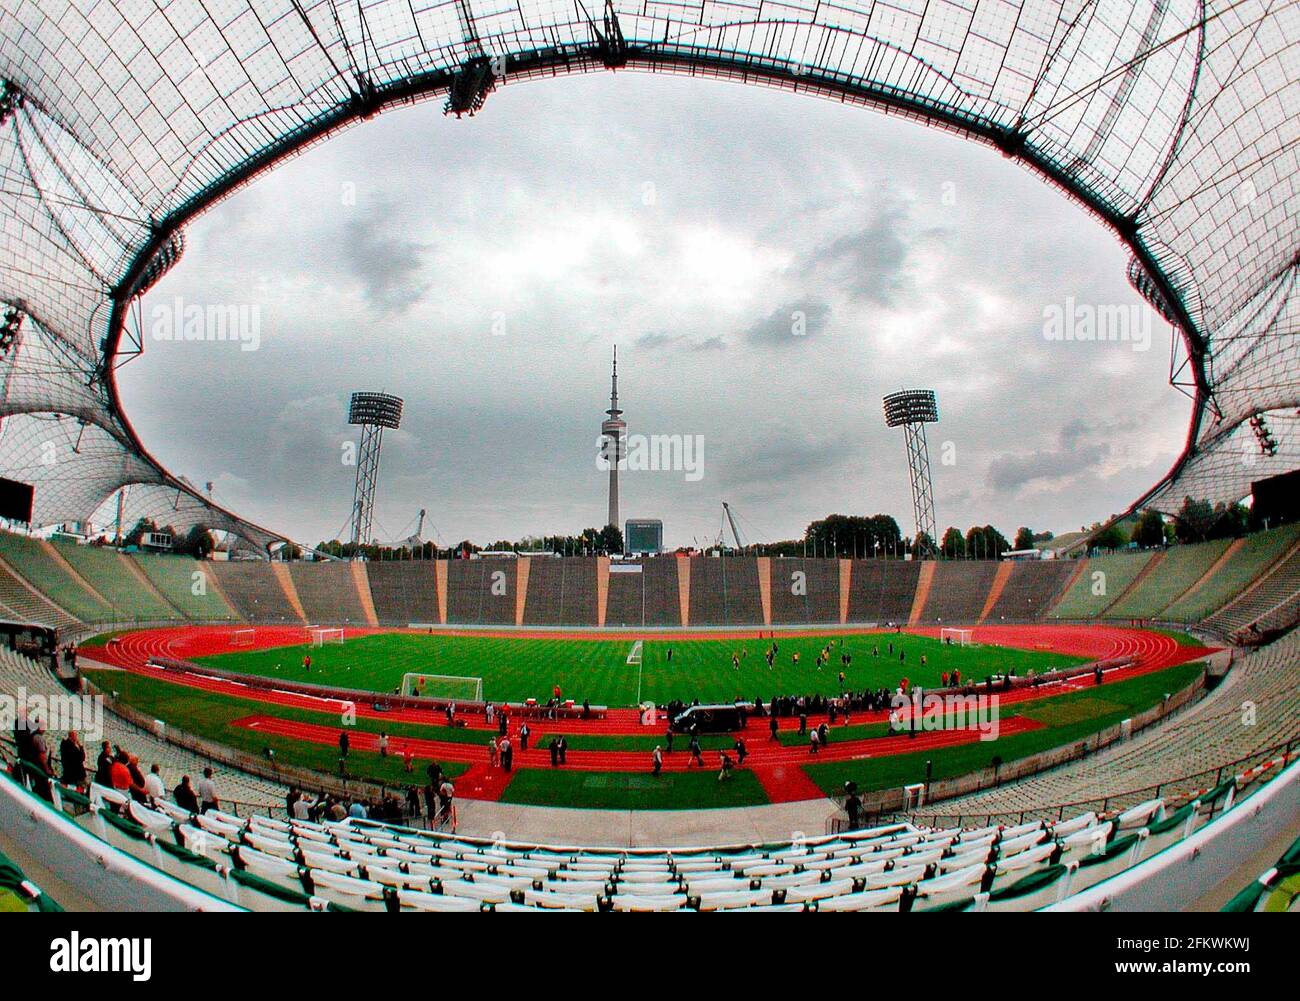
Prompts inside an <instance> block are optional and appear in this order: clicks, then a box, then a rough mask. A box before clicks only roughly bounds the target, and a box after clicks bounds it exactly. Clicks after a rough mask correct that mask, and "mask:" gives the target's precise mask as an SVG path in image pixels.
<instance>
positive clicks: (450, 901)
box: [397, 890, 483, 912]
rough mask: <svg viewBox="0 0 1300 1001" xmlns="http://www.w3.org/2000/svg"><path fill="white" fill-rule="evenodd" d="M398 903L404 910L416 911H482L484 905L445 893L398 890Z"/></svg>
mask: <svg viewBox="0 0 1300 1001" xmlns="http://www.w3.org/2000/svg"><path fill="white" fill-rule="evenodd" d="M397 902H398V904H399V905H401V906H402V907H404V908H408V909H411V910H416V911H455V912H460V911H481V910H482V909H483V905H482V904H481V903H480V902H479V901H477V900H470V899H469V898H468V897H451V896H448V895H446V894H444V893H421V892H420V891H419V890H398V891H397Z"/></svg>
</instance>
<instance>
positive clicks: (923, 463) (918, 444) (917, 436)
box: [885, 389, 939, 559]
mask: <svg viewBox="0 0 1300 1001" xmlns="http://www.w3.org/2000/svg"><path fill="white" fill-rule="evenodd" d="M938 420H939V404H938V402H937V401H936V400H935V398H934V390H932V389H902V390H899V391H898V392H897V393H890V394H889V395H888V396H886V397H885V423H886V424H887V425H889V427H891V428H896V427H898V426H900V425H901V426H902V428H903V435H904V437H905V438H906V439H907V468H908V472H909V473H910V474H911V480H912V511H913V513H914V514H915V515H916V534H917V535H918V536H923V537H924V538H927V539H929V540H930V544H929V546H928V547H927V548H926V549H925V550H922V551H921V552H919V553H918V554H917V555H918V556H919V557H920V558H921V559H928V558H930V557H932V556H934V545H935V543H936V541H937V540H936V539H935V537H934V532H935V523H934V482H933V481H932V480H931V478H930V448H929V446H928V445H927V444H926V441H925V426H926V425H927V424H934V423H937V422H938Z"/></svg>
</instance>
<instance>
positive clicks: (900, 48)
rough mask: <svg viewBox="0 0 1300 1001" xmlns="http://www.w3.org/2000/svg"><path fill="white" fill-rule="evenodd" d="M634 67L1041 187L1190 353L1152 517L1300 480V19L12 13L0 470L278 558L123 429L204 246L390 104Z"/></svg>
mask: <svg viewBox="0 0 1300 1001" xmlns="http://www.w3.org/2000/svg"><path fill="white" fill-rule="evenodd" d="M620 67H627V68H634V69H641V70H648V71H655V72H675V73H688V74H692V75H696V76H706V77H716V78H725V79H731V80H738V81H744V82H747V83H761V84H767V85H773V86H779V87H784V88H787V89H790V90H794V91H803V92H807V93H809V94H816V95H820V96H824V97H829V98H832V99H835V100H840V101H845V102H851V103H858V104H863V105H869V106H873V107H875V108H877V109H880V110H885V111H889V112H892V113H901V114H904V115H907V116H910V117H913V118H916V119H918V120H922V121H925V122H927V123H930V124H933V125H937V126H939V127H942V128H946V129H949V130H952V131H955V132H958V133H961V134H964V135H967V136H969V137H971V138H973V139H975V140H977V141H980V142H983V143H988V144H991V145H993V146H995V147H997V148H998V149H1000V150H1002V151H1003V153H1004V154H1005V155H1006V156H1008V157H1011V158H1014V159H1016V160H1018V161H1020V162H1023V163H1025V164H1027V165H1029V166H1030V167H1031V168H1032V169H1034V170H1036V171H1038V172H1039V173H1041V174H1042V175H1043V176H1045V177H1046V178H1047V179H1049V180H1050V181H1051V182H1053V183H1055V184H1056V185H1058V186H1060V187H1061V188H1062V189H1064V190H1065V191H1066V192H1068V193H1069V194H1070V195H1071V196H1072V197H1075V198H1077V199H1079V200H1080V201H1082V202H1083V203H1085V204H1086V205H1087V206H1088V207H1090V208H1091V209H1092V210H1093V211H1095V212H1096V213H1098V214H1099V215H1100V216H1101V217H1102V218H1103V219H1104V220H1105V222H1106V223H1108V224H1109V225H1110V226H1111V227H1113V228H1114V230H1115V231H1116V232H1117V233H1118V234H1119V236H1120V237H1121V238H1122V239H1123V240H1124V241H1125V242H1126V243H1127V245H1128V246H1129V248H1130V249H1131V250H1132V253H1133V261H1132V264H1131V265H1130V269H1129V277H1130V280H1131V281H1132V282H1133V284H1134V285H1135V287H1137V288H1138V290H1139V291H1140V292H1142V294H1143V295H1144V296H1145V297H1146V299H1147V300H1148V301H1149V302H1151V303H1152V304H1153V306H1155V307H1156V308H1157V309H1158V310H1159V311H1160V312H1161V313H1162V314H1163V315H1164V316H1165V317H1167V318H1168V319H1169V320H1170V321H1171V322H1172V323H1173V324H1174V325H1175V326H1176V327H1177V328H1178V329H1179V330H1180V331H1181V335H1182V337H1181V348H1179V349H1178V350H1176V351H1175V352H1174V356H1173V357H1172V359H1171V376H1172V378H1173V381H1174V383H1175V385H1179V386H1181V387H1183V388H1185V389H1186V391H1187V392H1188V394H1189V395H1190V396H1192V397H1193V398H1194V400H1195V407H1194V408H1193V417H1192V423H1191V428H1190V429H1189V435H1188V440H1187V445H1186V450H1185V452H1184V453H1183V455H1182V457H1181V458H1180V460H1179V461H1178V463H1177V464H1176V466H1175V467H1174V468H1173V469H1172V470H1171V472H1170V474H1169V475H1168V477H1166V479H1165V480H1163V481H1162V482H1161V483H1159V484H1157V485H1156V486H1155V487H1153V489H1152V491H1151V493H1150V494H1148V495H1147V496H1146V497H1144V498H1141V499H1139V503H1143V504H1146V505H1149V506H1154V507H1157V508H1159V509H1162V510H1165V511H1168V512H1173V511H1176V510H1177V508H1178V507H1179V506H1180V505H1181V502H1182V498H1183V497H1184V495H1190V496H1193V497H1196V498H1205V499H1209V500H1211V501H1214V502H1219V501H1225V502H1226V501H1232V500H1236V499H1238V498H1240V497H1242V496H1244V495H1245V494H1246V493H1248V492H1249V485H1250V482H1251V481H1252V480H1255V479H1259V478H1261V477H1263V476H1267V475H1271V474H1272V473H1276V472H1283V471H1287V470H1291V469H1294V468H1296V467H1297V466H1300V427H1298V425H1300V421H1297V419H1296V409H1295V408H1296V407H1297V406H1298V405H1300V400H1298V399H1297V390H1298V389H1300V380H1298V379H1297V373H1296V368H1297V366H1296V357H1297V343H1296V335H1297V332H1298V331H1297V294H1296V293H1297V274H1298V271H1300V253H1298V250H1300V239H1298V237H1300V233H1298V231H1297V220H1300V170H1298V169H1297V166H1298V164H1297V158H1298V157H1300V4H1295V3H1291V2H1287V0H1124V2H1121V0H888V2H885V0H879V2H876V0H827V2H819V0H780V2H766V0H727V2H722V0H674V2H671V3H669V2H660V0H635V2H632V0H611V2H609V3H608V4H607V5H606V6H605V7H603V8H601V7H600V6H599V5H598V3H597V0H563V2H561V0H509V2H502V0H203V2H200V0H114V2H111V3H110V2H107V0H0V80H3V92H2V93H0V171H2V177H0V184H2V185H3V188H2V191H3V197H2V199H0V206H2V208H0V227H3V240H2V241H0V298H3V299H4V301H5V304H6V306H7V307H16V309H17V310H18V312H19V313H20V314H21V315H20V317H19V319H20V321H21V327H20V329H19V332H18V335H17V339H16V341H13V342H12V343H9V344H4V342H3V341H0V346H4V347H5V353H4V355H3V358H0V376H2V377H3V380H4V393H3V399H2V400H0V407H2V410H0V416H3V433H2V434H0V473H3V474H4V475H8V476H10V477H11V478H16V479H20V480H24V481H27V482H32V483H34V485H35V488H36V489H35V498H36V499H35V505H36V513H35V521H36V522H37V523H40V524H48V523H54V522H61V521H67V520H78V521H84V520H86V519H88V518H89V517H90V516H91V515H92V513H93V512H94V511H95V510H96V509H97V508H99V507H100V506H101V505H103V504H104V503H106V502H107V501H109V500H111V499H112V498H113V497H114V495H115V493H116V492H117V491H119V490H120V489H121V488H122V487H123V486H125V485H129V484H139V485H141V486H139V487H133V488H132V489H131V491H130V494H129V496H130V504H129V506H130V509H131V513H132V515H133V516H140V515H150V516H154V517H156V518H157V519H158V520H159V521H160V522H166V523H170V524H172V525H173V526H175V527H177V528H178V529H184V528H185V527H186V526H187V525H190V524H206V525H209V526H211V527H215V528H220V529H224V530H227V531H231V532H234V533H236V534H237V535H238V536H239V537H241V538H242V539H244V540H245V541H246V542H249V543H251V544H253V545H254V546H256V547H258V548H265V547H267V546H269V545H272V544H274V543H275V542H276V541H277V540H278V539H279V538H280V537H279V536H277V535H276V534H275V533H273V532H269V531H266V530H264V529H261V528H258V527H256V526H253V525H250V524H248V523H247V522H245V521H243V520H241V519H239V518H238V517H237V516H235V515H234V514H232V513H230V512H227V511H224V510H221V509H219V508H216V507H214V506H213V505H212V504H211V503H210V502H209V501H208V500H207V499H206V498H204V497H203V496H202V495H201V494H200V493H199V492H197V491H195V490H194V489H192V488H191V487H190V486H189V485H188V484H186V483H185V482H184V481H182V480H180V479H178V478H176V477H175V476H173V475H171V474H170V473H168V472H167V471H166V470H165V469H163V468H162V466H161V465H160V464H159V463H158V462H157V461H156V460H154V459H153V458H152V457H151V456H150V455H149V453H148V451H147V450H146V448H145V447H144V445H143V444H142V443H141V442H140V441H139V440H138V439H137V437H136V435H135V433H134V431H133V430H132V428H131V425H130V423H129V422H128V420H127V418H126V416H125V415H124V414H123V412H122V409H121V406H120V404H119V400H118V394H117V390H116V386H115V382H114V371H115V368H116V366H117V365H119V364H120V363H121V361H122V360H123V358H125V357H127V356H129V355H130V354H131V352H132V351H135V350H138V349H139V348H140V346H141V343H140V340H141V332H140V320H139V317H138V316H137V315H135V313H136V311H137V309H138V300H139V296H140V295H141V294H142V293H143V292H144V291H145V290H147V289H148V288H149V286H150V285H151V284H152V283H153V282H155V281H156V280H157V279H158V278H159V277H160V276H161V275H162V274H163V273H164V272H165V271H166V269H167V268H168V267H169V266H170V265H171V264H172V263H174V261H175V260H176V259H177V257H179V255H180V253H181V251H182V248H183V244H182V239H181V231H182V227H183V226H184V224H185V223H186V221H187V220H189V219H190V218H191V217H193V216H194V215H195V214H196V213H198V212H200V211H202V210H203V209H204V208H205V207H207V206H208V205H210V204H211V203H212V202H213V201H215V200H216V199H219V198H221V197H222V196H224V195H226V194H228V193H229V192H230V191H232V190H233V189H234V188H236V187H237V186H238V185H240V184H241V183H243V182H246V181H247V180H249V179H250V178H251V177H253V176H254V175H256V174H257V173H258V172H259V171H262V170H265V169H267V168H269V167H271V166H272V165H274V164H275V163H276V162H277V161H278V160H280V159H282V158H283V157H285V156H288V155H291V154H292V153H294V152H296V151H299V150H301V149H303V148H304V147H306V146H308V145H309V144H311V143H313V142H315V141H317V140H319V139H321V138H322V137H324V136H326V135H327V134H329V133H330V132H332V131H334V130H337V129H339V128H341V127H343V126H346V125H348V124H350V123H352V122H355V121H358V120H361V119H364V118H367V117H369V116H371V115H374V114H376V113H378V112H380V111H383V110H384V109H385V108H387V107H390V106H394V105H397V104H401V103H406V102H410V101H414V100H418V99H420V98H424V97H430V96H439V97H443V98H445V100H446V107H447V110H448V111H451V112H455V113H457V114H470V115H472V114H473V113H474V112H475V111H477V110H478V108H479V107H480V106H481V105H482V103H483V102H484V101H485V100H487V99H488V97H489V95H490V93H491V91H492V90H493V89H494V88H495V87H497V86H500V85H503V84H509V83H511V82H513V81H516V80H523V79H527V78H530V77H538V76H551V75H561V74H565V73H572V72H587V71H591V70H597V69H602V68H620ZM864 127H868V126H867V124H866V122H865V120H864ZM11 327H12V324H11ZM1104 399H1105V397H1104V396H1103V395H1102V394H1100V393H1099V395H1098V402H1099V405H1100V404H1101V403H1102V401H1103V400H1104ZM1260 415H1263V417H1264V427H1265V428H1266V429H1267V430H1268V431H1269V432H1270V434H1271V436H1272V439H1273V440H1274V441H1275V443H1276V445H1275V452H1274V454H1269V452H1270V451H1271V450H1272V449H1270V448H1265V447H1263V446H1262V445H1261V444H1260V441H1261V432H1260V431H1259V430H1258V427H1257V426H1253V425H1252V423H1251V421H1252V418H1257V417H1258V416H1260ZM1258 424H1259V422H1258V421H1255V425H1258Z"/></svg>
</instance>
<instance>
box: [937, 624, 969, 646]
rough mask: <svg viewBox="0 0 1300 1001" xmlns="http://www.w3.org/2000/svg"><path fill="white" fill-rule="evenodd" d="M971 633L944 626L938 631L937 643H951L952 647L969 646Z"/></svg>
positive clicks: (966, 630) (967, 630)
mask: <svg viewBox="0 0 1300 1001" xmlns="http://www.w3.org/2000/svg"><path fill="white" fill-rule="evenodd" d="M970 635H971V631H970V630H969V629H950V628H949V627H947V626H945V627H944V628H942V629H940V630H939V642H940V643H951V644H953V645H954V646H970V645H971V639H970Z"/></svg>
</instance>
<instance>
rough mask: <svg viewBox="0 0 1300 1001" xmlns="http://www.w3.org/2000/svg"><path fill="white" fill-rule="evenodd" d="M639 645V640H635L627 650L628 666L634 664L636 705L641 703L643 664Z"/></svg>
mask: <svg viewBox="0 0 1300 1001" xmlns="http://www.w3.org/2000/svg"><path fill="white" fill-rule="evenodd" d="M641 647H642V642H641V640H637V641H636V642H635V643H633V644H632V649H631V650H629V651H628V652H627V663H628V666H629V667H630V666H631V665H633V664H635V665H636V704H637V705H640V704H641V672H642V670H644V666H643V665H642V663H641Z"/></svg>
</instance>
